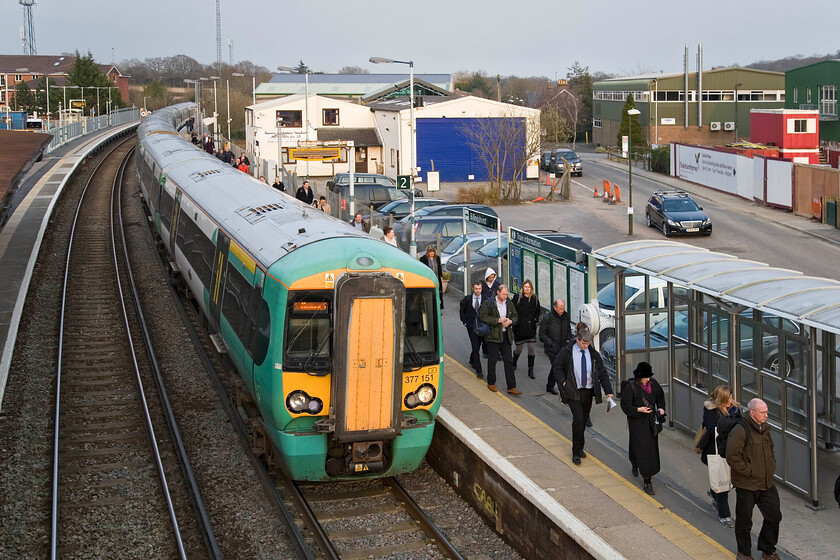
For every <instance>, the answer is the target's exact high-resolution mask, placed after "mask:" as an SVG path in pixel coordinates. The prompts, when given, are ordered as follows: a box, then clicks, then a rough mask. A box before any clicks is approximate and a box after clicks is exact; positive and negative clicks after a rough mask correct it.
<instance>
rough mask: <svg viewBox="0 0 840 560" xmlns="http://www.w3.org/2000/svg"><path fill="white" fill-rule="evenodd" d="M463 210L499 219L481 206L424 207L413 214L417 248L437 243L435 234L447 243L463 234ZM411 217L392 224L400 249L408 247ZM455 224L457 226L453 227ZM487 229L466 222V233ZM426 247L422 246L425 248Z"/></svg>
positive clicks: (449, 205)
mask: <svg viewBox="0 0 840 560" xmlns="http://www.w3.org/2000/svg"><path fill="white" fill-rule="evenodd" d="M464 208H470V209H472V210H475V211H477V212H483V213H484V214H489V215H491V216H495V217H497V218H498V217H499V215H498V214H496V211H495V210H493V209H492V208H490V207H489V206H485V205H483V204H441V205H435V206H426V207H425V208H422V209H420V210H417V211H416V212H414V235H415V239H416V240H417V241H416V242H417V246H418V247H420V245H421V241H420V240H421V238H422V240H423V241H422V242H424V243H426V244H428V243H433V242H435V241H437V234H438V233H440V234H441V240H442V241H443V242H449V240H450V239H452V238H453V237H455V236H456V235H461V234H462V233H463V231H462V229H461V226H460V224H461V222H462V220H463V216H464ZM410 219H411V216H406V217H405V218H403V219H402V220H400V221H399V222H394V231H395V232H396V237H397V241H398V243H399V244H400V247H403V248H407V247H408V245H409V235H408V222H409V220H410ZM455 224H457V226H456V225H455ZM485 231H487V228H485V227H482V226H480V225H478V224H474V223H472V222H467V233H479V232H485ZM425 247H426V245H423V248H425Z"/></svg>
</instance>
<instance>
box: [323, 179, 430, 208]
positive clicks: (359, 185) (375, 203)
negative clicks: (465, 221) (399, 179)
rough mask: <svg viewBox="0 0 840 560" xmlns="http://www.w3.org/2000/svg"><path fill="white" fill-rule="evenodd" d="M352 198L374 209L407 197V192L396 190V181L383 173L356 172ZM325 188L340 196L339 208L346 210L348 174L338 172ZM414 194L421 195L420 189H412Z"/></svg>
mask: <svg viewBox="0 0 840 560" xmlns="http://www.w3.org/2000/svg"><path fill="white" fill-rule="evenodd" d="M353 180H354V189H353V198H354V200H355V202H356V204H362V205H365V206H370V207H371V208H373V209H374V210H377V209H378V208H379V207H381V206H383V205H385V204H387V203H388V202H391V201H394V200H406V199H408V192H406V191H402V190H398V189H397V185H396V183H394V181H392V180H391V179H390V178H389V177H386V176H385V175H378V174H375V173H356V174H354V176H353ZM327 188H328V189H329V190H330V191H331V192H334V193H336V194H338V195H339V196H340V197H341V202H340V207H341V210H346V209H347V205H348V203H349V199H350V174H349V173H338V174H336V175H335V176H334V177H333V178H332V180H330V181H327ZM414 191H415V193H414V194H415V196H423V192H422V191H420V189H414Z"/></svg>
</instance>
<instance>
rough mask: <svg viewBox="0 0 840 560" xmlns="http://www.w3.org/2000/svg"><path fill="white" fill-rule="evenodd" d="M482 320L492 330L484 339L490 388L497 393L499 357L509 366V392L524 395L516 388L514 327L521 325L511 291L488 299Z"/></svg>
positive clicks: (504, 290)
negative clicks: (513, 346)
mask: <svg viewBox="0 0 840 560" xmlns="http://www.w3.org/2000/svg"><path fill="white" fill-rule="evenodd" d="M478 319H479V321H481V322H482V323H486V324H487V325H489V326H490V332H489V333H487V336H485V337H484V341H485V342H486V343H487V388H488V389H490V390H491V391H493V392H494V393H497V392H498V391H499V390H498V389H496V361H497V360H498V359H499V356H501V358H502V363H503V364H504V366H505V382H506V383H507V392H508V393H510V394H511V395H521V394H522V391H520V390H519V389H517V388H516V375H515V374H514V373H513V356H512V355H511V346H512V345H513V325H515V324H516V323H517V321H519V314H518V313H517V312H516V306H515V305H514V304H513V302H512V301H510V300H508V287H507V286H506V285H504V284H501V285H500V286H499V289H498V290H496V297H495V298H493V299H486V300H484V303H482V304H481V309H480V310H479V312H478Z"/></svg>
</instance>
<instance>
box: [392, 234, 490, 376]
mask: <svg viewBox="0 0 840 560" xmlns="http://www.w3.org/2000/svg"><path fill="white" fill-rule="evenodd" d="M385 229H386V230H387V229H388V227H386V228H385ZM481 303H482V299H481V280H476V281H475V282H473V285H472V293H471V294H467V295H466V296H464V297H463V299H461V303H460V306H459V317H460V318H461V323H463V324H464V327H465V328H466V329H467V336H468V337H469V339H470V348H471V351H470V366H471V367H472V368H473V370H475V374H476V375H477V376H478V378H479V379H484V373H483V372H482V370H481V339H482V338H483V337H481V336H478V333H476V332H475V329H476V327H477V326H478V313H479V310H480V309H481Z"/></svg>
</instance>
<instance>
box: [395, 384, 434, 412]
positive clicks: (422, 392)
mask: <svg viewBox="0 0 840 560" xmlns="http://www.w3.org/2000/svg"><path fill="white" fill-rule="evenodd" d="M435 394H436V391H435V388H434V386H432V385H429V384H425V383H424V384H423V385H421V386H420V387H418V389H417V390H416V391H414V392H413V393H409V394H407V395H406V396H405V400H404V401H403V402H405V406H406V408H417V407H418V406H420V405H428V404H430V403H432V402H433V401H434V400H435Z"/></svg>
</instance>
